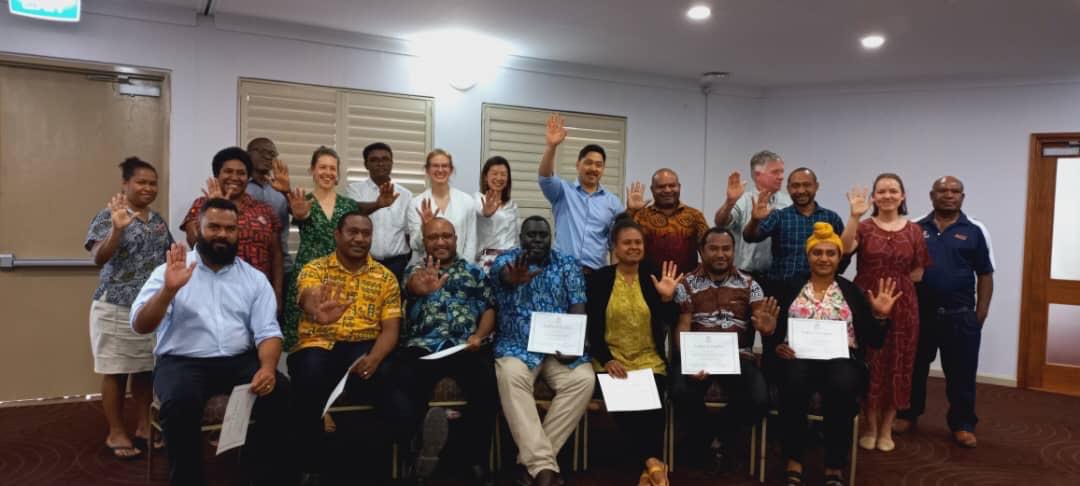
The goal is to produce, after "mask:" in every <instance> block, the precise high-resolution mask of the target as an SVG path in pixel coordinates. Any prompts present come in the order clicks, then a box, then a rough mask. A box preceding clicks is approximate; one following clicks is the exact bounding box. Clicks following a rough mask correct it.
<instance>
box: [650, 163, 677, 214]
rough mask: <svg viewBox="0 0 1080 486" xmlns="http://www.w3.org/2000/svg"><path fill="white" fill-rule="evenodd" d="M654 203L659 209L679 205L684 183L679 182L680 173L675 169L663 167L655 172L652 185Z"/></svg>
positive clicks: (672, 207)
mask: <svg viewBox="0 0 1080 486" xmlns="http://www.w3.org/2000/svg"><path fill="white" fill-rule="evenodd" d="M649 189H650V190H651V191H652V197H653V205H654V206H656V207H657V208H659V209H674V208H677V207H679V196H680V195H681V193H682V184H679V175H678V174H676V173H675V171H673V170H671V169H668V168H663V169H659V170H657V171H656V172H653V176H652V185H651V186H650V187H649Z"/></svg>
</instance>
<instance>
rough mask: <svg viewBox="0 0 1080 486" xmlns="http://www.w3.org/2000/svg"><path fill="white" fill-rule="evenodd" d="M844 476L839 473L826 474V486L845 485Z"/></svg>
mask: <svg viewBox="0 0 1080 486" xmlns="http://www.w3.org/2000/svg"><path fill="white" fill-rule="evenodd" d="M846 484H847V483H845V482H844V477H843V476H841V475H839V474H826V475H825V486H845V485H846Z"/></svg>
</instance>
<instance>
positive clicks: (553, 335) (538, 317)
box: [526, 312, 586, 356]
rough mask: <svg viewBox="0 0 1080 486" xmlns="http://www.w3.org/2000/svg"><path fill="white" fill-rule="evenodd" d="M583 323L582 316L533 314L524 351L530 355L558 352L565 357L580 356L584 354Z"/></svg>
mask: <svg viewBox="0 0 1080 486" xmlns="http://www.w3.org/2000/svg"><path fill="white" fill-rule="evenodd" d="M585 321H586V317H585V315H584V314H553V313H550V312H533V313H532V321H531V322H530V323H529V344H528V346H527V348H526V349H528V350H529V352H530V353H543V354H555V351H558V352H560V353H562V354H564V355H566V356H581V355H583V354H585Z"/></svg>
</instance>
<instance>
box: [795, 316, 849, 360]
mask: <svg viewBox="0 0 1080 486" xmlns="http://www.w3.org/2000/svg"><path fill="white" fill-rule="evenodd" d="M788 346H791V349H792V350H793V351H795V357H796V358H798V359H834V358H847V357H848V356H849V355H848V333H847V322H845V321H823V320H816V319H788Z"/></svg>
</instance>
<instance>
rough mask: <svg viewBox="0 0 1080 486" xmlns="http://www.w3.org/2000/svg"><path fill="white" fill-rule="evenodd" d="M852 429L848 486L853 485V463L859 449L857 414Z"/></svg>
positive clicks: (856, 460) (856, 458)
mask: <svg viewBox="0 0 1080 486" xmlns="http://www.w3.org/2000/svg"><path fill="white" fill-rule="evenodd" d="M852 420H854V421H855V424H854V427H852V428H851V430H852V432H851V472H850V473H849V474H848V484H850V485H852V486H854V485H855V463H856V462H858V454H859V448H858V446H857V444H858V442H859V414H855V418H854V419H852Z"/></svg>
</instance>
